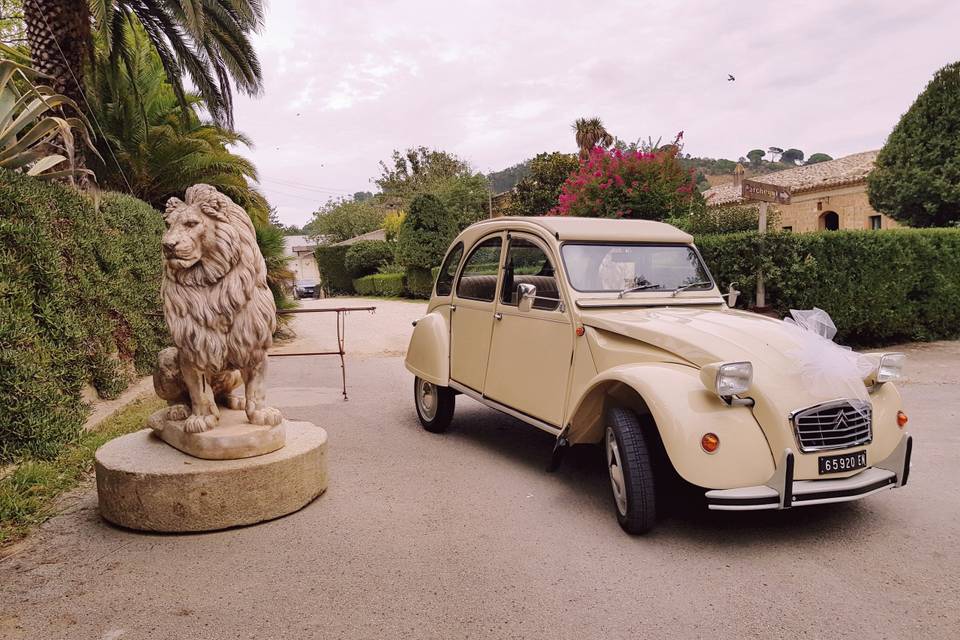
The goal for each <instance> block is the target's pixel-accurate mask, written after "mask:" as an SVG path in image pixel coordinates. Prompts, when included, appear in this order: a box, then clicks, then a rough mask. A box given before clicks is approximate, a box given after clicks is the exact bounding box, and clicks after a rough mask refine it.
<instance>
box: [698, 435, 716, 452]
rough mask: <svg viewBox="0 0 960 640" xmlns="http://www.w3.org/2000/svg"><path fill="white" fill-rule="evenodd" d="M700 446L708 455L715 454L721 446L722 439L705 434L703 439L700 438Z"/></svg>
mask: <svg viewBox="0 0 960 640" xmlns="http://www.w3.org/2000/svg"><path fill="white" fill-rule="evenodd" d="M700 446H701V447H703V450H704V451H706V452H707V453H713V452H714V451H716V450H717V448H718V447H719V446H720V438H718V437H717V434H715V433H705V434H703V437H702V438H700Z"/></svg>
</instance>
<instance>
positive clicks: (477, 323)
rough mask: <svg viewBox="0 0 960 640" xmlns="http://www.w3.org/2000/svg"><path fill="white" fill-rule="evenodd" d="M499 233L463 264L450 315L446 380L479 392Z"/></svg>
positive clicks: (493, 295) (496, 281)
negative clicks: (448, 368) (448, 363)
mask: <svg viewBox="0 0 960 640" xmlns="http://www.w3.org/2000/svg"><path fill="white" fill-rule="evenodd" d="M502 247H503V234H502V233H497V234H493V235H490V236H486V237H485V238H483V239H481V240H480V241H479V242H478V243H477V244H475V245H474V247H473V249H472V250H471V251H470V255H469V256H467V259H466V261H465V262H464V263H463V268H462V269H461V270H460V276H459V278H458V279H457V284H456V287H454V291H453V311H452V313H451V316H450V377H451V378H452V379H453V380H455V381H457V382H459V383H460V384H462V385H465V386H467V387H470V388H471V389H473V390H474V391H477V392H482V391H483V380H484V377H485V376H486V373H487V356H488V354H489V351H490V334H491V331H492V329H493V326H492V325H493V314H494V308H495V306H496V299H497V286H498V284H499V278H498V275H499V271H500V257H501V250H502Z"/></svg>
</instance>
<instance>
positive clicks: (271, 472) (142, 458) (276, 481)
mask: <svg viewBox="0 0 960 640" xmlns="http://www.w3.org/2000/svg"><path fill="white" fill-rule="evenodd" d="M284 426H285V430H286V444H285V446H284V447H283V448H282V449H279V450H277V451H274V452H272V453H268V454H265V455H262V456H256V457H253V458H243V459H241V460H201V459H199V458H194V457H191V456H188V455H186V454H184V453H182V452H180V451H178V450H176V449H174V448H173V447H171V446H170V445H168V444H166V443H165V442H163V441H162V440H160V439H159V438H157V437H155V436H154V435H153V434H152V433H151V431H150V430H149V429H144V430H143V431H138V432H136V433H131V434H129V435H125V436H122V437H120V438H117V439H115V440H111V441H110V442H108V443H106V444H105V445H103V446H102V447H100V448H99V449H98V450H97V453H96V456H95V458H96V473H97V496H98V498H99V501H100V514H101V515H102V516H103V517H104V518H105V519H107V520H109V521H110V522H112V523H114V524H118V525H120V526H123V527H128V528H130V529H141V530H144V531H166V532H186V531H213V530H216V529H226V528H228V527H235V526H238V525H247V524H254V523H257V522H263V521H264V520H271V519H273V518H278V517H280V516H283V515H286V514H288V513H292V512H294V511H296V510H298V509H300V508H302V507H304V506H306V505H307V504H309V503H310V502H311V501H312V500H313V499H314V498H316V497H317V496H319V495H320V494H321V493H323V492H324V491H325V490H326V488H327V432H326V431H324V430H323V429H321V428H320V427H317V426H315V425H313V424H311V423H309V422H289V421H284Z"/></svg>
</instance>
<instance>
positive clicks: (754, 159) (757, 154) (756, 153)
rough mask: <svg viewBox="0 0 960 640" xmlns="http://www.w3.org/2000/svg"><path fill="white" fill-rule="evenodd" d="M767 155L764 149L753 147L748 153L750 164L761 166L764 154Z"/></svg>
mask: <svg viewBox="0 0 960 640" xmlns="http://www.w3.org/2000/svg"><path fill="white" fill-rule="evenodd" d="M765 155H767V152H766V151H764V150H763V149H753V150H751V151H749V152H748V153H747V159H748V160H750V164H752V165H753V166H755V167H759V166H760V163H762V162H763V156H765Z"/></svg>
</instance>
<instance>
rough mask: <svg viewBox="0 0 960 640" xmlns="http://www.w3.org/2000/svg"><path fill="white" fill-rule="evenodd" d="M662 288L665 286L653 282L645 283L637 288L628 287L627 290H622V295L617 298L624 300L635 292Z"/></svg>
mask: <svg viewBox="0 0 960 640" xmlns="http://www.w3.org/2000/svg"><path fill="white" fill-rule="evenodd" d="M662 286H663V285H659V284H654V283H653V282H645V283H643V284H638V285H636V286H635V287H627V288H626V289H622V290H621V291H620V295H618V296H617V297H618V298H622V297H623V296H624V295H626V294H628V293H633V292H634V291H643V290H644V289H659V288H660V287H662Z"/></svg>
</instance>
